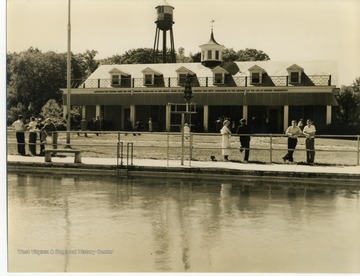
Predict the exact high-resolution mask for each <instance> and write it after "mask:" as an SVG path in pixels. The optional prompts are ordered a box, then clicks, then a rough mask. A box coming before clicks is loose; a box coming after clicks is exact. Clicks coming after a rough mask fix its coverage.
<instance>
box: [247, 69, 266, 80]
mask: <svg viewBox="0 0 360 276" xmlns="http://www.w3.org/2000/svg"><path fill="white" fill-rule="evenodd" d="M249 72H250V84H261V83H262V78H263V73H265V70H264V69H263V68H261V67H260V66H258V65H254V66H252V67H251V68H249Z"/></svg>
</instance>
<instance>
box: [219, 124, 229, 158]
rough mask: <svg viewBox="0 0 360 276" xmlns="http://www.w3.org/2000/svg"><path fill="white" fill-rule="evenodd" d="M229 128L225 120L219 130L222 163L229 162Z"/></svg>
mask: <svg viewBox="0 0 360 276" xmlns="http://www.w3.org/2000/svg"><path fill="white" fill-rule="evenodd" d="M229 126H230V121H229V120H225V121H224V123H223V127H222V129H221V130H220V133H221V147H222V155H223V158H224V161H229V155H230V153H231V150H230V137H231V131H230V129H229Z"/></svg>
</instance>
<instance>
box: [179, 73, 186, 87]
mask: <svg viewBox="0 0 360 276" xmlns="http://www.w3.org/2000/svg"><path fill="white" fill-rule="evenodd" d="M178 83H179V84H180V85H185V83H186V74H179V78H178Z"/></svg>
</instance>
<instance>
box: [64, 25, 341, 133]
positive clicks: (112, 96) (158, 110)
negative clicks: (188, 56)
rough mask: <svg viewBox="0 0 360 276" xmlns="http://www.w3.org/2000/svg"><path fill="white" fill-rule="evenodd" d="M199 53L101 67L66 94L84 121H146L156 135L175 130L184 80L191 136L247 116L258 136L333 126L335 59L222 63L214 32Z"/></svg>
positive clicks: (118, 126)
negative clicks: (294, 127) (303, 123)
mask: <svg viewBox="0 0 360 276" xmlns="http://www.w3.org/2000/svg"><path fill="white" fill-rule="evenodd" d="M200 48H201V62H200V63H167V64H120V65H101V66H99V68H98V69H97V70H95V71H94V72H93V73H92V74H91V75H90V76H89V77H88V79H86V80H85V81H84V82H83V83H81V84H80V85H79V86H78V87H77V88H73V89H71V100H70V102H71V105H72V106H81V114H82V117H84V118H86V119H87V120H89V119H91V118H94V117H96V116H101V117H103V119H104V121H105V122H107V127H106V128H107V129H108V130H124V129H125V128H126V127H127V125H128V124H131V125H132V127H135V124H136V122H137V121H139V122H144V123H145V122H148V120H149V118H150V117H151V118H152V121H153V129H154V131H163V130H178V129H173V128H171V124H172V121H173V120H174V119H173V118H172V115H171V105H169V103H184V102H185V101H184V85H185V80H186V76H187V75H188V76H190V77H191V86H192V91H193V98H192V102H193V103H195V104H196V112H197V113H196V115H193V118H192V122H193V124H194V127H193V129H192V130H193V131H194V130H195V131H205V132H214V131H216V126H215V121H216V120H217V119H218V118H219V117H220V116H223V115H225V116H228V117H231V118H232V120H235V122H238V120H239V119H241V118H243V117H244V118H247V119H248V121H249V123H250V124H253V127H254V131H255V132H257V133H281V132H283V131H284V130H286V128H287V127H288V125H289V123H290V122H291V120H293V119H295V120H299V119H300V118H303V119H305V120H306V119H307V118H312V119H313V120H314V121H315V124H316V127H317V129H318V130H321V129H322V128H324V127H326V125H328V124H330V123H331V122H332V120H333V115H334V112H333V108H334V107H335V106H336V105H337V102H336V100H335V97H334V93H335V92H336V90H337V88H336V83H337V64H336V62H334V61H295V60H294V61H281V62H280V61H253V62H223V58H222V50H223V49H224V46H223V45H220V44H218V43H217V42H216V41H215V39H214V35H213V32H212V31H211V36H210V40H209V42H208V43H206V44H203V45H201V46H200ZM63 92H64V94H63V103H64V106H63V108H64V114H66V113H67V112H66V99H67V97H66V93H67V90H66V89H63ZM195 125H196V127H195Z"/></svg>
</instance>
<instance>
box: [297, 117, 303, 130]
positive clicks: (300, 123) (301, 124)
mask: <svg viewBox="0 0 360 276" xmlns="http://www.w3.org/2000/svg"><path fill="white" fill-rule="evenodd" d="M297 126H298V127H299V128H300V129H301V131H302V129H303V127H304V122H303V119H300V120H299V122H298V125H297Z"/></svg>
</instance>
